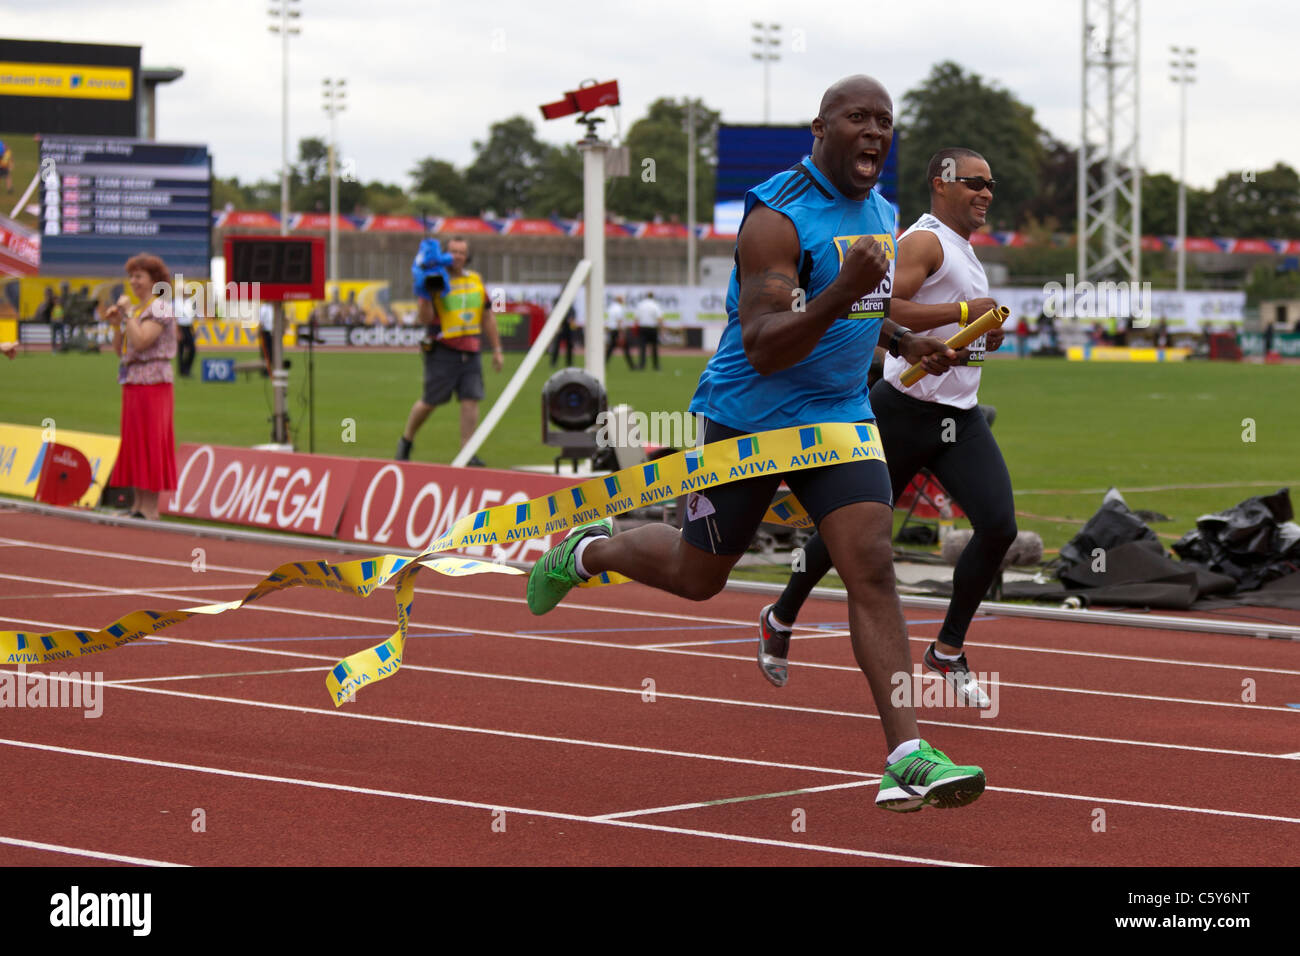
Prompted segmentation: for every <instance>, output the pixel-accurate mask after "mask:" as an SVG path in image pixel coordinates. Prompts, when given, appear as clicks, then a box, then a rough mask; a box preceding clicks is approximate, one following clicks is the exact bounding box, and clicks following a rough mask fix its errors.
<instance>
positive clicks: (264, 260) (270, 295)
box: [226, 236, 325, 302]
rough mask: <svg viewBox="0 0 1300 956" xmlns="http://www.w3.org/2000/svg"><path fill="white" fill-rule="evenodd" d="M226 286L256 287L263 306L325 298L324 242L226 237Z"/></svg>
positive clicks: (286, 238) (278, 237)
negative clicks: (229, 283)
mask: <svg viewBox="0 0 1300 956" xmlns="http://www.w3.org/2000/svg"><path fill="white" fill-rule="evenodd" d="M226 282H236V283H245V282H246V283H249V284H250V285H251V284H253V283H257V286H258V291H257V292H255V293H253V292H250V295H252V297H253V298H257V299H260V300H261V301H263V302H282V301H285V300H289V299H316V300H320V299H324V298H325V240H324V238H321V237H315V238H299V237H297V236H227V237H226Z"/></svg>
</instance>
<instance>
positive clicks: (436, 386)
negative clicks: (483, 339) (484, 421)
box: [421, 343, 485, 405]
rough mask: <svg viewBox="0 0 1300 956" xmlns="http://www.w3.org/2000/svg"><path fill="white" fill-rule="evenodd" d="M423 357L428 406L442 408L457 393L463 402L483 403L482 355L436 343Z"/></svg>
mask: <svg viewBox="0 0 1300 956" xmlns="http://www.w3.org/2000/svg"><path fill="white" fill-rule="evenodd" d="M423 355H424V394H423V395H422V396H421V398H422V399H423V401H424V404H426V405H441V404H442V403H443V402H445V401H447V400H448V399H450V398H451V393H452V392H453V391H455V393H456V397H457V398H458V399H460V400H461V401H462V402H464V401H472V402H481V401H483V396H484V394H485V392H484V389H483V361H482V359H481V357H480V356H479V353H478V352H462V351H461V350H459V349H452V348H448V347H447V346H445V345H438V344H436V343H435V344H434V345H433V347H432V348H431V349H429V350H428V351H427V352H424V353H423Z"/></svg>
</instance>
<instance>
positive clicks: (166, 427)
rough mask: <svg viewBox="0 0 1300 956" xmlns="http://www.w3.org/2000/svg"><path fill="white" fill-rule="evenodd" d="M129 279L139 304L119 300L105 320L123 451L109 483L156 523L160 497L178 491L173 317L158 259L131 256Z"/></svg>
mask: <svg viewBox="0 0 1300 956" xmlns="http://www.w3.org/2000/svg"><path fill="white" fill-rule="evenodd" d="M126 276H127V281H128V282H129V283H130V285H131V291H132V292H134V293H135V297H136V299H137V300H138V301H139V302H140V305H138V306H133V305H132V304H131V300H130V299H128V298H127V297H126V296H122V297H121V298H120V299H118V300H117V304H116V305H114V306H111V307H109V308H108V309H107V310H106V311H105V313H104V318H105V319H106V320H107V321H108V322H109V323H110V324H112V326H113V350H114V351H115V352H117V354H118V355H119V356H120V357H121V361H120V363H119V365H118V370H117V381H118V384H120V385H121V386H122V447H121V448H120V449H119V450H118V453H117V465H116V467H114V469H113V475H112V477H110V478H109V484H111V485H116V486H117V487H119V488H132V489H134V490H135V504H134V506H133V507H134V509H135V510H134V511H133V512H132V516H133V517H136V518H149V519H151V520H157V519H158V494H159V493H160V492H163V491H175V490H176V439H175V436H174V434H173V432H172V361H171V360H172V356H174V355H175V354H176V317H175V316H174V315H172V310H171V280H172V277H171V273H170V272H169V271H168V270H167V266H166V264H165V263H164V262H163V261H162V260H161V259H159V258H158V257H157V256H150V255H143V254H142V255H138V256H132V257H131V258H130V259H128V260H127V263H126Z"/></svg>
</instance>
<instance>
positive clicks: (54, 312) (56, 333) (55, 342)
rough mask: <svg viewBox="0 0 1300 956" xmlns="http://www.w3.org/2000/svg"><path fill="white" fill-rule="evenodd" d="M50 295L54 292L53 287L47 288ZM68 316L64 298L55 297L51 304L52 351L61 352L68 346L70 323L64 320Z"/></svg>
mask: <svg viewBox="0 0 1300 956" xmlns="http://www.w3.org/2000/svg"><path fill="white" fill-rule="evenodd" d="M46 291H47V292H48V293H49V294H50V295H53V294H54V290H53V289H47V290H46ZM66 317H67V310H66V309H65V307H64V304H63V299H55V300H54V303H53V305H51V306H50V351H51V352H60V351H62V350H64V349H66V348H67V347H68V323H67V322H65V321H64V319H65V318H66Z"/></svg>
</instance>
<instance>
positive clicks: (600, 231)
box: [578, 134, 608, 385]
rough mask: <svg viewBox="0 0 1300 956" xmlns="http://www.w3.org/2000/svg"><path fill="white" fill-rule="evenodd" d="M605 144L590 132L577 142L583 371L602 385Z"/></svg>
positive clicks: (603, 375)
mask: <svg viewBox="0 0 1300 956" xmlns="http://www.w3.org/2000/svg"><path fill="white" fill-rule="evenodd" d="M607 148H608V144H607V143H603V142H601V141H600V140H599V139H597V138H596V137H595V135H594V134H593V135H592V136H591V137H590V138H589V139H585V140H583V141H582V142H580V143H578V149H579V150H581V151H582V197H583V198H582V247H583V252H582V255H583V258H584V259H586V260H587V261H588V262H590V263H591V275H590V276H589V278H588V279H587V328H586V337H585V340H584V341H585V346H584V347H585V349H586V362H585V366H586V370H587V374H588V375H590V376H591V377H592V378H594V379H596V380H597V381H598V382H600V383H601V384H602V385H604V384H605V153H606V150H607Z"/></svg>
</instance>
